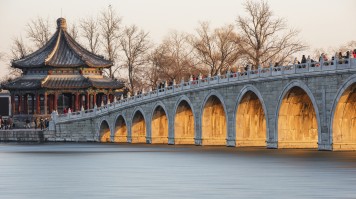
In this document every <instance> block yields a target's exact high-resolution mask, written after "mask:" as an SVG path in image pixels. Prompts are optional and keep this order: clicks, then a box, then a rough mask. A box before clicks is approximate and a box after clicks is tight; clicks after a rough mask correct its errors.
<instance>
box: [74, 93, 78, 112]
mask: <svg viewBox="0 0 356 199" xmlns="http://www.w3.org/2000/svg"><path fill="white" fill-rule="evenodd" d="M75 111H79V93H76V94H75Z"/></svg>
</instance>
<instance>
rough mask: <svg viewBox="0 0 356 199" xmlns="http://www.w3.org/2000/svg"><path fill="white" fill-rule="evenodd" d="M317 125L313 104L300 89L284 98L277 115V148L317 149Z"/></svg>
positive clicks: (295, 88)
mask: <svg viewBox="0 0 356 199" xmlns="http://www.w3.org/2000/svg"><path fill="white" fill-rule="evenodd" d="M317 147H318V123H317V118H316V113H315V110H314V107H313V103H312V101H311V99H310V98H309V96H308V94H307V93H306V92H305V91H304V90H303V89H302V88H300V87H293V88H291V89H290V90H289V91H288V93H287V94H286V95H285V96H284V98H283V100H282V103H281V106H280V109H279V114H278V148H317Z"/></svg>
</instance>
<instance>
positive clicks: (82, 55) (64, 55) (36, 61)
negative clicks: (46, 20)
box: [12, 18, 113, 69]
mask: <svg viewBox="0 0 356 199" xmlns="http://www.w3.org/2000/svg"><path fill="white" fill-rule="evenodd" d="M112 65H113V62H111V61H109V60H106V59H104V58H103V57H102V56H98V55H95V54H93V53H91V52H89V51H88V50H86V49H85V48H83V47H82V46H81V45H80V44H78V43H77V42H76V41H75V40H74V39H73V38H72V37H71V36H70V35H69V34H68V33H67V24H66V20H65V19H64V18H59V19H58V20H57V31H56V32H55V33H54V35H53V36H52V38H51V39H50V40H49V41H48V43H47V44H46V45H44V46H43V47H42V48H40V49H38V50H37V51H35V52H33V53H32V54H30V55H28V56H25V57H23V58H21V59H18V60H14V61H13V62H12V66H13V67H16V68H21V69H23V68H36V67H60V68H68V67H69V68H72V67H90V68H108V67H110V66H112Z"/></svg>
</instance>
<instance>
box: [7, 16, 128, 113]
mask: <svg viewBox="0 0 356 199" xmlns="http://www.w3.org/2000/svg"><path fill="white" fill-rule="evenodd" d="M66 29H67V24H66V20H65V19H64V18H59V19H58V20H57V31H56V32H55V33H54V35H53V36H52V38H51V39H50V40H49V42H48V43H47V44H46V45H44V46H43V47H42V48H40V49H38V50H37V51H35V52H34V53H32V54H30V55H28V56H26V57H23V58H21V59H19V60H14V61H12V66H13V67H15V68H18V69H21V70H22V71H23V74H22V76H21V77H19V78H17V79H15V80H13V81H11V82H9V83H6V84H5V85H3V89H7V90H9V91H10V93H11V107H12V113H13V115H15V117H16V115H27V116H28V115H47V114H50V113H51V112H52V111H53V110H57V111H58V113H63V111H64V109H68V108H70V109H71V110H72V111H79V110H81V107H83V108H84V109H89V108H93V107H94V106H95V104H96V105H97V106H100V105H101V104H102V103H104V104H106V103H107V101H108V100H110V101H111V102H112V101H113V100H114V93H115V92H118V91H121V90H122V88H123V86H124V85H123V83H121V82H118V81H116V80H113V79H110V78H106V77H104V76H103V75H102V72H103V69H105V68H109V67H111V66H112V65H113V63H112V62H111V61H108V60H106V59H104V58H103V57H102V56H98V55H95V54H93V53H91V52H89V51H88V50H86V49H85V48H83V47H82V46H81V45H79V44H78V43H77V42H76V41H75V40H74V39H73V38H72V37H71V36H70V35H69V34H68V33H67V31H66Z"/></svg>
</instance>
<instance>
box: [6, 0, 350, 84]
mask: <svg viewBox="0 0 356 199" xmlns="http://www.w3.org/2000/svg"><path fill="white" fill-rule="evenodd" d="M243 2H244V1H243V0H97V1H93V0H61V1H52V0H31V1H29V0H0V27H1V28H0V52H2V53H9V49H10V47H11V44H12V41H13V38H15V37H19V36H22V37H25V36H26V24H27V23H28V22H29V21H30V20H31V19H35V18H36V17H38V16H40V17H44V18H48V19H49V20H50V22H51V21H52V22H53V27H54V28H55V27H56V25H55V23H56V19H57V18H59V17H61V16H63V17H64V18H66V19H67V24H68V25H70V23H71V22H78V21H79V20H80V19H81V18H86V17H90V16H97V15H98V14H99V13H100V11H101V10H103V9H106V8H107V7H108V6H109V5H111V6H112V7H114V8H115V9H116V10H117V11H118V12H119V15H120V16H121V17H122V20H123V25H131V24H135V25H137V26H139V27H140V28H143V29H144V30H145V31H148V32H149V33H150V37H151V39H152V40H153V41H154V42H155V43H159V42H160V41H161V40H162V39H163V38H164V37H165V35H167V34H168V33H169V32H170V31H173V30H178V31H183V32H187V33H194V31H195V28H196V27H197V25H198V23H199V22H200V21H209V22H210V23H211V25H212V27H213V28H214V27H219V26H223V25H226V24H236V23H235V20H236V18H237V16H239V15H244V14H245V13H244V10H243V7H242V4H243ZM268 3H269V4H270V7H271V9H272V10H273V11H274V14H275V15H276V16H278V17H282V18H284V19H285V20H286V21H287V23H288V26H289V27H290V28H296V29H298V30H300V39H301V40H303V41H305V42H306V43H307V44H308V45H309V46H310V51H312V49H314V48H328V47H336V46H340V45H342V44H345V43H346V42H349V41H352V40H356V24H355V19H356V0H328V1H325V0H298V1H296V0H283V1H282V0H269V1H268ZM54 31H55V29H54V30H53V32H54ZM355 48H356V46H355ZM9 62H10V60H9V59H6V60H3V61H0V78H2V77H4V76H6V74H7V73H8V72H7V70H6V68H7V65H8V63H9Z"/></svg>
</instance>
